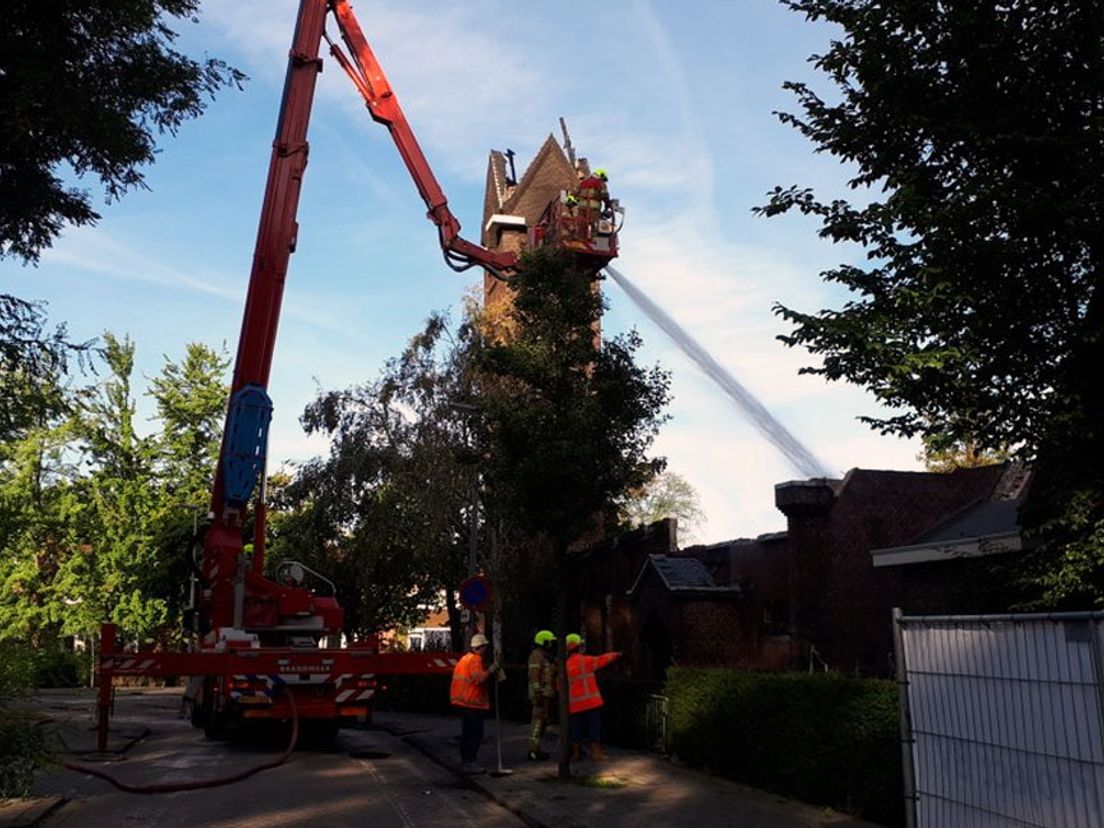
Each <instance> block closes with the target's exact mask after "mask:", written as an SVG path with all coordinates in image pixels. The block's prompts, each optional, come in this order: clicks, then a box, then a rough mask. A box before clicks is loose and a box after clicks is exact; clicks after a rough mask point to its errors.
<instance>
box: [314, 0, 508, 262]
mask: <svg viewBox="0 0 1104 828" xmlns="http://www.w3.org/2000/svg"><path fill="white" fill-rule="evenodd" d="M331 8H332V9H333V12H334V17H335V18H336V19H337V25H338V28H339V29H340V31H341V37H342V39H343V40H344V41H345V45H346V46H348V47H349V52H350V54H351V55H352V60H350V59H349V57H347V56H346V55H345V53H344V52H342V51H341V49H340V47H338V46H337V45H336V44H335V43H333V41H330V40H329V38H328V37H327V41H328V42H329V44H330V53H331V54H332V55H333V56H334V58H335V59H336V60H337V62H338V63H339V64H341V68H342V69H344V70H345V73H346V74H347V75H348V76H349V78H350V79H351V80H352V82H353V84H354V85H355V86H356V88H357V89H358V90H359V91H360V94H361V95H362V96H363V97H364V103H365V105H366V106H367V107H368V111H369V112H370V113H371V115H372V118H373V119H374V120H375V121H377V122H378V123H381V124H383V125H384V126H386V127H387V129H388V131H389V132H390V133H391V138H392V139H393V140H394V141H395V146H396V147H397V148H398V150H399V155H401V156H402V159H403V162H404V163H405V164H406V168H407V169H408V170H409V171H410V176H411V178H413V179H414V185H415V186H416V187H417V188H418V194H419V195H420V196H421V197H422V200H423V201H424V202H425V204H426V208H427V210H428V214H427V215H428V216H429V219H430V220H431V221H432V222H433V223H434V224H436V225H437V228H438V231H439V233H440V236H441V247H442V249H443V250H444V251H445V259H446V261H448V263H449V265H450V266H451V267H453V268H455V269H457V270H466V269H467V268H469V267H474V266H480V267H485V268H487V269H488V270H490V271H492V272H495V273H496V274H500V273H501V271H508V270H513V269H514V268H516V267H517V262H518V259H517V256H516V255H515V254H513V253H509V252H496V251H492V250H487V249H486V248H485V247H480V246H479V245H477V244H473V243H472V242H469V241H467V240H466V239H463V238H461V237H460V222H459V221H458V220H457V218H456V216H454V215H453V214H452V211H451V210H449V206H448V199H447V198H445V194H444V192H442V190H441V185H440V184H438V183H437V178H436V177H435V176H434V175H433V170H432V169H431V168H430V166H429V162H428V161H426V157H425V155H424V154H423V153H422V148H421V147H420V146H419V145H418V139H417V138H415V137H414V131H413V130H412V129H411V128H410V124H409V122H408V121H407V120H406V115H404V114H403V111H402V107H401V106H399V99H398V98H397V97H396V95H395V90H393V89H392V88H391V84H390V83H388V81H387V75H386V74H384V71H383V67H381V66H380V64H379V61H378V60H376V56H375V54H374V53H373V52H372V47H371V46H369V45H368V40H367V39H366V38H365V37H364V32H363V31H361V28H360V24H359V23H358V22H357V19H356V16H355V15H354V14H353V9H352V7H351V6H350V5H349V3H348V2H347V0H331ZM450 254H451V255H450Z"/></svg>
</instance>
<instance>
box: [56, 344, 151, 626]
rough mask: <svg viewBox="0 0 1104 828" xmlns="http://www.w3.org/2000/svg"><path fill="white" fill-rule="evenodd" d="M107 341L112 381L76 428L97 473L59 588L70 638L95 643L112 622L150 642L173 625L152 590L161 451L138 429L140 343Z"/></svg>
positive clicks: (96, 393) (86, 488)
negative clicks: (135, 378)
mask: <svg viewBox="0 0 1104 828" xmlns="http://www.w3.org/2000/svg"><path fill="white" fill-rule="evenodd" d="M103 339H104V360H105V362H106V364H107V368H108V370H109V371H110V374H109V375H108V376H107V377H105V379H104V380H103V381H101V382H100V383H98V384H97V385H96V386H95V387H94V388H93V389H91V390H90V391H89V392H88V393H87V394H86V395H84V399H83V400H82V403H81V406H80V411H79V420H77V422H76V428H77V435H78V437H79V440H80V444H79V445H80V448H81V450H82V451H83V454H84V458H85V462H86V463H87V464H88V465H89V467H90V473H89V474H88V475H87V476H86V477H83V478H82V479H81V480H80V481H79V483H78V498H79V500H80V503H81V505H82V508H81V513H80V515H79V518H78V520H77V521H76V525H75V527H74V530H73V531H74V533H75V536H76V539H77V540H78V544H77V548H76V550H75V551H74V554H71V555H69V556H68V557H67V558H66V559H65V560H64V561H63V562H62V564H61V566H60V567H59V570H58V573H57V576H56V577H55V588H56V589H57V590H58V591H59V592H61V593H63V594H64V595H65V604H66V606H67V607H68V608H69V611H68V612H67V613H65V619H64V632H66V633H69V634H73V633H79V634H82V635H94V634H95V633H96V631H97V630H98V629H99V624H100V623H101V622H102V621H103V620H105V619H110V620H111V621H114V622H115V623H117V624H119V625H120V627H122V628H123V634H124V635H130V636H132V637H134V638H137V639H140V640H142V641H148V640H150V639H152V638H155V637H156V635H157V632H158V630H159V629H160V628H161V627H162V626H163V625H164V624H165V623H166V622H167V620H168V602H167V600H166V599H165V597H164V596H162V595H157V594H155V591H154V590H151V589H150V576H151V573H153V572H155V571H156V569H157V549H156V546H155V544H154V543H153V535H154V527H155V522H154V518H155V515H156V513H157V511H158V509H157V507H158V498H157V491H156V488H155V486H154V476H153V451H152V445H151V440H150V439H149V438H145V437H141V436H139V435H138V433H137V431H136V430H135V427H134V417H135V401H134V395H133V392H132V389H131V377H132V374H133V371H134V343H133V342H132V341H131V340H130V339H129V338H126V339H122V340H120V339H118V338H116V337H115V336H114V335H113V334H111V333H105V334H104V337H103Z"/></svg>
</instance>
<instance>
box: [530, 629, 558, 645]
mask: <svg viewBox="0 0 1104 828" xmlns="http://www.w3.org/2000/svg"><path fill="white" fill-rule="evenodd" d="M555 640H556V636H555V635H554V634H553V633H552V631H551V630H541V631H540V632H538V633H537V634H536V635H535V636H533V643H534V644H536V645H537V646H539V647H543V646H544V645H545V644H551V643H552V642H553V641H555Z"/></svg>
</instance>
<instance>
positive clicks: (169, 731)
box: [35, 691, 523, 828]
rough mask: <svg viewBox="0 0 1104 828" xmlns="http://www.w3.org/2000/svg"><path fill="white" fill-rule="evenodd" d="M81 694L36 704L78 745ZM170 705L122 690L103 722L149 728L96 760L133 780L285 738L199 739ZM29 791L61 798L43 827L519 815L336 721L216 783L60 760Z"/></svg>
mask: <svg viewBox="0 0 1104 828" xmlns="http://www.w3.org/2000/svg"><path fill="white" fill-rule="evenodd" d="M89 703H90V697H89V696H88V695H87V694H76V693H73V694H53V695H48V696H44V697H42V698H41V699H39V700H38V702H37V703H36V705H35V706H36V707H38V708H39V710H41V711H44V712H46V713H48V714H50V715H51V716H52V717H53V718H54V719H55V724H54V725H53V729H54V730H55V731H58V732H60V733H61V734H62V736H63V738H64V739H65V744H67V745H69V746H70V747H72V748H74V749H76V750H80V749H81V748H85V747H91V746H92V741H91V739H92V734H91V731H90V730H89V724H90V720H89ZM179 708H180V702H179V697H178V696H176V695H174V694H171V693H167V692H165V691H151V692H147V693H127V694H120V695H119V696H118V698H117V701H116V715H115V717H114V718H113V720H112V726H113V728H116V729H117V733H118V734H120V735H127V734H132V735H136V734H138V733H141V732H142V729H143V728H148V729H149V734H148V735H147V736H145V737H144V738H142V739H140V740H139V741H137V742H135V743H134V744H133V745H131V746H130V747H129V748H128V749H127V750H126V751H125V754H124V755H125V757H126V758H125V759H124V760H122V761H119V762H112V763H106V764H105V763H100V764H97V765H96V767H98V768H101V769H105V770H107V771H108V772H110V773H112V774H114V775H115V776H116V777H117V778H119V779H121V780H124V781H126V782H129V783H135V784H147V783H153V782H175V781H188V780H200V779H210V778H213V777H218V776H223V775H228V774H230V773H233V772H235V771H238V770H241V769H243V768H245V767H250V766H252V765H254V764H258V763H260V762H264V761H267V760H271V759H274V758H276V757H278V756H279V755H280V753H282V751H283V748H284V746H285V744H284V743H281V741H280V740H278V739H272V740H269V742H268V743H267V744H266V743H264V742H262V741H258V740H256V739H247V740H240V739H239V740H235V741H233V742H208V741H206V740H205V739H204V737H203V735H202V733H201V732H200V731H197V730H194V729H192V727H191V726H190V725H189V723H188V722H187V720H185V719H183V718H180V717H179ZM121 744H122V743H120V745H121ZM369 757H370V758H369ZM66 758H71V757H66ZM36 793H38V794H39V795H43V796H46V795H54V796H63V797H66V798H67V799H68V801H67V802H66V803H65V804H64V805H62V806H61V807H60V808H59V809H57V810H56V811H54V812H53V813H52V814H51V815H50V816H49V817H47V818H46V820H45V821H44V822H43V823H42V825H44V826H46V828H62V826H65V828H98V826H111V828H119V826H136V828H137V827H139V826H142V825H156V826H157V827H158V828H174V826H188V828H195V826H212V828H219V827H221V826H227V827H228V826H251V825H257V826H262V825H263V826H266V828H267V827H268V826H291V825H295V826H302V825H317V826H322V827H323V828H340V826H354V825H355V826H365V825H370V826H372V827H373V828H389V826H396V827H397V828H413V826H438V825H439V826H449V828H459V827H460V826H490V827H491V828H500V827H501V828H507V826H509V827H510V828H514V827H515V826H520V825H522V824H523V823H522V822H521V821H520V820H518V818H517V817H515V816H514V815H513V814H511V813H510V812H509V811H506V810H505V809H503V808H501V807H500V806H498V805H496V804H494V803H493V802H491V801H490V800H488V799H487V798H486V797H485V796H484V795H483V794H481V793H480V792H478V791H475V790H472V789H471V788H469V787H468V786H467V785H466V783H464V782H463V781H462V780H460V779H458V778H457V777H455V776H454V775H453V774H452V773H451V772H450V771H448V770H446V769H444V768H442V767H440V766H438V765H436V764H434V763H432V762H431V761H429V760H428V759H426V758H425V757H424V756H423V755H422V754H420V753H418V752H416V751H414V750H413V749H412V748H410V747H409V746H408V745H406V744H405V743H404V742H403V741H401V740H400V739H398V738H396V737H394V736H392V735H390V734H388V733H385V732H383V731H381V730H343V731H342V732H341V734H340V736H339V737H338V739H337V741H336V742H335V743H332V744H330V745H328V746H325V745H322V746H313V747H311V746H308V747H306V748H303V749H301V750H297V751H296V752H295V754H293V755H292V757H291V758H290V759H289V760H288V761H287V762H286V763H285V764H284V765H281V766H280V767H278V768H274V769H272V770H267V771H262V772H261V773H259V774H257V775H256V776H253V777H250V778H249V779H246V780H244V781H242V782H238V783H235V784H232V785H226V786H222V787H216V788H206V789H203V790H198V791H183V792H178V793H169V794H152V795H140V794H131V793H124V792H122V791H119V790H117V789H116V788H114V787H112V786H111V785H109V784H108V783H106V782H104V781H101V780H99V779H97V778H95V777H92V776H89V775H87V774H81V773H77V772H74V771H69V770H65V769H61V768H58V769H56V770H53V771H51V772H49V773H47V774H46V775H45V776H44V777H43V778H42V779H41V781H40V782H39V784H38V786H37V790H36Z"/></svg>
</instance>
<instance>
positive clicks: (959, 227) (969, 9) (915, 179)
mask: <svg viewBox="0 0 1104 828" xmlns="http://www.w3.org/2000/svg"><path fill="white" fill-rule="evenodd" d="M785 4H786V5H787V6H789V7H790V8H792V9H793V10H795V11H797V12H800V13H803V14H804V15H805V16H806V17H807V18H809V19H811V20H821V21H827V22H829V23H833V24H836V25H837V26H838V27H839V28H840V30H841V32H840V35H839V37H838V38H837V39H836V40H833V41H832V43H831V45H830V47H829V48H828V49H827V51H826V52H825V53H824V54H823V55H818V56H815V57H814V58H813V59H812V62H813V64H814V65H815V66H816V67H817V68H818V69H819V70H821V71H822V72H823V73H824V74H825V75H826V76H827V77H828V78H829V79H830V80H831V81H832V82H833V83H834V85H835V87H836V88H835V90H833V94H831V95H824V96H822V95H820V94H818V93H817V92H815V91H814V90H813V89H812V88H811V87H810V86H809V85H807V84H804V83H787V84H786V87H787V88H789V89H790V90H792V91H793V92H794V93H795V94H796V96H797V99H798V102H799V104H800V108H801V111H800V113H798V114H793V113H782V114H780V118H781V119H782V120H783V122H785V123H788V124H790V125H792V126H794V127H795V128H796V129H797V130H799V131H800V132H801V133H802V134H803V135H805V136H806V137H807V138H809V139H810V140H811V141H812V142H813V143H814V144H816V147H817V151H820V152H827V153H830V154H832V155H834V156H836V157H838V158H839V159H841V160H842V161H845V162H847V163H848V164H849V165H850V166H851V167H852V169H853V170H854V175H853V177H852V178H851V181H850V185H851V187H852V188H853V189H856V190H858V191H860V197H859V198H858V199H857V201H856V203H851V202H849V201H847V200H844V199H835V200H831V201H828V200H823V199H821V198H818V197H817V196H816V195H815V194H814V193H813V191H812V190H810V189H803V188H799V187H790V188H787V189H783V188H776V189H775V190H774V191H773V192H772V193H771V194H770V201H769V203H768V204H767V205H766V206H764V207H761V208H759V210H760V212H762V213H764V214H767V215H773V214H777V213H784V212H787V211H790V210H797V211H799V212H801V213H804V214H806V215H811V216H814V217H815V218H817V219H818V220H819V221H820V230H819V235H820V236H821V237H822V238H826V239H829V240H831V241H834V242H849V243H852V244H855V245H858V246H859V247H860V248H861V249H862V250H863V251H864V253H865V262H864V263H862V264H842V265H840V266H838V267H835V268H832V269H830V270H827V271H825V272H824V273H822V274H821V275H822V278H824V279H825V280H827V281H829V282H834V283H836V284H839V285H842V286H843V287H844V288H846V289H847V290H848V291H850V292H851V293H852V297H851V298H850V299H849V300H848V301H847V302H846V303H845V304H844V305H843V307H842V308H840V309H827V310H821V311H820V312H819V313H809V312H805V311H799V310H795V309H793V308H788V307H782V306H778V307H777V308H776V310H777V312H778V313H779V314H781V315H782V316H783V317H784V318H785V319H787V320H789V321H790V322H792V323H793V324H794V330H793V332H792V333H791V334H789V335H787V336H784V337H782V340H783V341H784V342H786V343H787V344H789V345H801V346H804V347H806V348H808V349H809V350H810V352H812V353H813V354H815V355H816V356H818V357H819V358H820V363H819V364H818V365H815V366H812V367H809V368H806V369H804V370H806V371H808V372H811V373H816V374H821V375H823V376H825V377H827V378H828V379H833V380H838V379H845V380H848V381H851V382H855V383H858V384H860V385H862V386H864V387H866V388H867V389H869V390H870V391H872V392H873V393H874V395H875V396H876V397H877V398H878V399H879V400H880V401H881V402H883V403H884V404H886V405H887V406H888V407H889V408H890V409H893V413H892V414H891V416H887V417H880V418H874V417H872V418H867V419H868V421H869V422H870V423H871V424H872V425H873V426H875V427H876V428H878V429H880V430H881V431H883V432H885V433H893V434H902V435H921V436H925V437H930V436H933V435H939V436H940V438H941V439H946V440H949V441H951V442H955V441H972V442H974V443H975V444H976V447H977V449H978V450H980V451H983V452H984V451H994V450H1000V449H1002V448H1004V447H1012V448H1013V449H1014V450H1015V451H1016V452H1017V453H1018V455H1019V456H1020V457H1021V458H1023V459H1026V460H1030V461H1032V462H1033V464H1034V469H1035V480H1034V483H1033V485H1032V489H1031V500H1030V502H1029V504H1028V508H1027V509H1026V510H1025V512H1024V519H1025V520H1026V522H1027V524H1028V526H1029V528H1030V529H1031V530H1033V531H1034V532H1035V534H1036V539H1037V541H1038V543H1039V550H1040V551H1039V555H1040V556H1041V558H1040V560H1041V561H1043V563H1042V564H1041V565H1040V566H1039V568H1038V573H1039V575H1038V577H1036V578H1035V581H1036V587H1037V592H1039V593H1040V595H1041V597H1042V599H1043V600H1044V601H1045V602H1047V603H1050V604H1057V603H1083V602H1084V601H1086V600H1092V601H1095V602H1097V603H1100V602H1101V601H1102V600H1104V545H1101V544H1100V543H1099V540H1098V539H1099V538H1100V537H1101V536H1102V535H1104V505H1102V504H1104V497H1102V496H1101V495H1102V493H1104V434H1102V431H1101V429H1102V428H1104V384H1102V383H1100V381H1099V378H1098V376H1099V370H1100V366H1101V365H1102V364H1104V338H1102V331H1104V297H1102V296H1101V292H1100V282H1101V274H1102V272H1104V235H1102V234H1101V233H1100V227H1101V221H1102V218H1104V187H1102V186H1101V181H1102V180H1104V120H1102V119H1101V118H1100V114H1099V113H1100V111H1101V108H1102V107H1104V73H1102V72H1101V70H1100V67H1101V65H1102V61H1104V6H1101V5H1100V4H1096V3H1084V2H1078V1H1077V0H1067V1H1066V2H1057V3H1050V4H1030V3H1011V4H997V3H976V2H950V3H940V4H932V3H915V2H903V3H879V2H874V0H792V2H786V3H785ZM1075 503H1080V504H1082V505H1081V506H1080V507H1076V508H1074V506H1073V504H1075ZM1066 550H1075V552H1071V553H1070V554H1071V555H1072V557H1073V560H1071V558H1070V555H1067V554H1066ZM1039 588H1041V589H1039Z"/></svg>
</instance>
